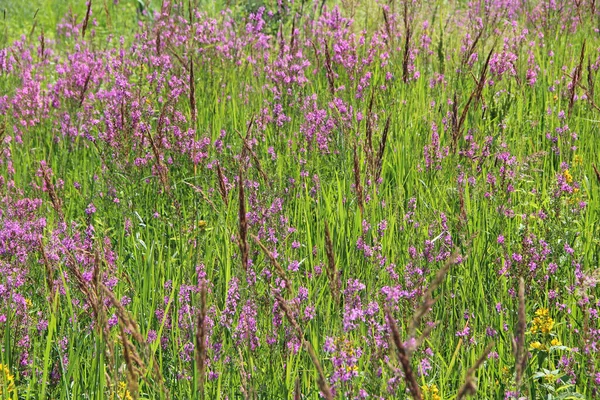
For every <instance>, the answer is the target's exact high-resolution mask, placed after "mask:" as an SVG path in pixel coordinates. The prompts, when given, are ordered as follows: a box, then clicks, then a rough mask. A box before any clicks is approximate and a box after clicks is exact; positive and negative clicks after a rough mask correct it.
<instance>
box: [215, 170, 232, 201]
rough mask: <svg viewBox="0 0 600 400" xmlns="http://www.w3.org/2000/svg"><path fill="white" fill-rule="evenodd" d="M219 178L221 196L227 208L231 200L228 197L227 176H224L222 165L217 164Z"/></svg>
mask: <svg viewBox="0 0 600 400" xmlns="http://www.w3.org/2000/svg"><path fill="white" fill-rule="evenodd" d="M217 176H218V178H219V194H220V195H221V199H223V203H225V206H228V205H229V198H228V197H227V186H226V185H225V175H223V169H222V168H221V164H217Z"/></svg>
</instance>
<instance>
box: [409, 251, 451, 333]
mask: <svg viewBox="0 0 600 400" xmlns="http://www.w3.org/2000/svg"><path fill="white" fill-rule="evenodd" d="M457 258H458V252H457V251H455V252H454V253H452V255H451V256H450V258H448V260H446V262H445V263H444V265H443V266H442V268H440V269H439V270H438V272H437V273H436V274H435V277H434V278H433V280H432V281H431V283H430V284H429V287H428V288H427V291H426V292H425V294H424V295H423V302H422V303H421V305H420V306H419V308H417V310H416V311H415V313H414V314H413V316H412V318H411V321H410V323H409V325H408V332H409V336H410V337H414V336H415V332H416V330H417V326H418V325H419V323H420V322H421V319H422V318H423V317H424V316H425V315H426V314H427V313H428V312H429V310H430V309H431V307H433V305H434V304H435V302H436V301H437V298H434V297H433V292H435V291H436V290H437V288H439V287H440V285H441V284H442V282H444V279H445V278H446V275H447V274H448V271H450V268H451V267H452V264H454V263H455V262H456V259H457Z"/></svg>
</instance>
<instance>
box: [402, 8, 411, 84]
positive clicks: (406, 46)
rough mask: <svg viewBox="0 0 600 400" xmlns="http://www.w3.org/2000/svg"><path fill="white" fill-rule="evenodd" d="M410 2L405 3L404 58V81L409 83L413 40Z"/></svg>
mask: <svg viewBox="0 0 600 400" xmlns="http://www.w3.org/2000/svg"><path fill="white" fill-rule="evenodd" d="M408 11H409V10H408V1H406V0H405V1H404V53H403V56H402V81H403V82H404V83H407V82H408V81H409V80H410V77H409V76H408V73H409V72H408V64H409V61H410V40H411V38H412V34H413V32H412V27H411V23H412V20H411V17H410V16H409V15H408Z"/></svg>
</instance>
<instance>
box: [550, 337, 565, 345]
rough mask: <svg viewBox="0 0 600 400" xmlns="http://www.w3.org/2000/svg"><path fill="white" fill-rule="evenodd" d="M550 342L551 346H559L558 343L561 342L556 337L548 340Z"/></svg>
mask: <svg viewBox="0 0 600 400" xmlns="http://www.w3.org/2000/svg"><path fill="white" fill-rule="evenodd" d="M550 344H551V345H552V346H560V345H562V343H561V342H560V340H558V339H557V338H554V339H552V341H551V342H550Z"/></svg>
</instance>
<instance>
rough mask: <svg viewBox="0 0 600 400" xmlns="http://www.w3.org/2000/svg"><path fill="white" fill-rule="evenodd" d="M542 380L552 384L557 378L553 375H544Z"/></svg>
mask: <svg viewBox="0 0 600 400" xmlns="http://www.w3.org/2000/svg"><path fill="white" fill-rule="evenodd" d="M544 379H545V380H546V382H548V383H554V382H556V379H557V376H556V375H553V374H546V375H544Z"/></svg>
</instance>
